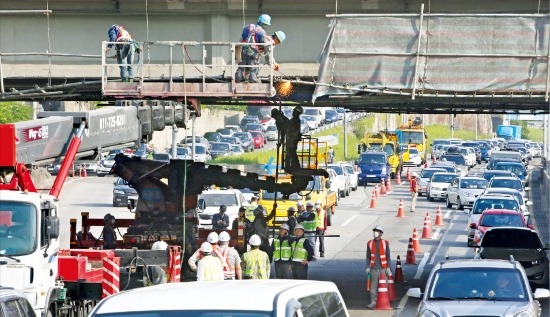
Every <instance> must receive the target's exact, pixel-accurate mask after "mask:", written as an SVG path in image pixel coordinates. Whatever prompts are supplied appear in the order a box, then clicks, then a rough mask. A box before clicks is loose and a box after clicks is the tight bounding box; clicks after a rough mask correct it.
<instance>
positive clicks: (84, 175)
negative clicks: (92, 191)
mask: <svg viewBox="0 0 550 317" xmlns="http://www.w3.org/2000/svg"><path fill="white" fill-rule="evenodd" d="M82 177H88V173H87V172H86V168H85V167H84V168H82Z"/></svg>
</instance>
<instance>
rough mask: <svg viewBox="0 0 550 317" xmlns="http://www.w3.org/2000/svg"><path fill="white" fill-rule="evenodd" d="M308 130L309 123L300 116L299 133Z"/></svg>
mask: <svg viewBox="0 0 550 317" xmlns="http://www.w3.org/2000/svg"><path fill="white" fill-rule="evenodd" d="M308 132H309V124H308V123H307V120H306V119H304V118H300V133H301V134H307V133H308Z"/></svg>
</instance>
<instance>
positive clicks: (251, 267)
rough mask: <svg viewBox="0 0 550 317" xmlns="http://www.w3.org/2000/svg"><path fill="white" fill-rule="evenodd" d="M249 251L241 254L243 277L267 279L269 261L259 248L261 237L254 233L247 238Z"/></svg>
mask: <svg viewBox="0 0 550 317" xmlns="http://www.w3.org/2000/svg"><path fill="white" fill-rule="evenodd" d="M249 244H250V251H248V252H246V253H245V254H244V255H243V265H242V266H243V270H244V278H245V279H258V280H267V279H269V272H270V271H271V261H270V260H269V256H268V255H267V253H265V252H264V251H262V250H260V245H261V244H262V239H260V237H259V236H258V235H257V234H255V235H252V237H250V240H249Z"/></svg>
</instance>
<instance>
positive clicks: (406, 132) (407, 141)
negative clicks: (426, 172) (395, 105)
mask: <svg viewBox="0 0 550 317" xmlns="http://www.w3.org/2000/svg"><path fill="white" fill-rule="evenodd" d="M395 133H396V135H397V142H398V143H399V147H400V148H401V147H406V146H414V147H415V148H416V149H417V150H418V152H419V153H420V157H421V160H422V161H421V164H424V163H425V162H426V151H427V144H426V139H427V137H428V136H427V135H426V130H425V129H424V126H423V125H422V124H421V123H420V122H419V121H417V120H415V121H412V120H409V122H408V123H407V124H404V125H401V126H399V127H398V128H397V129H396V131H395Z"/></svg>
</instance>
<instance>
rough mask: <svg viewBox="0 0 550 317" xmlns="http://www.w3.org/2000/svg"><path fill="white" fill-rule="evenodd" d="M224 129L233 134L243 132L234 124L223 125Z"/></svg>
mask: <svg viewBox="0 0 550 317" xmlns="http://www.w3.org/2000/svg"><path fill="white" fill-rule="evenodd" d="M224 128H226V129H230V130H231V131H233V134H235V133H236V132H242V131H243V130H242V129H241V127H240V126H239V125H235V124H227V125H225V127H224ZM233 134H232V135H233Z"/></svg>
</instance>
